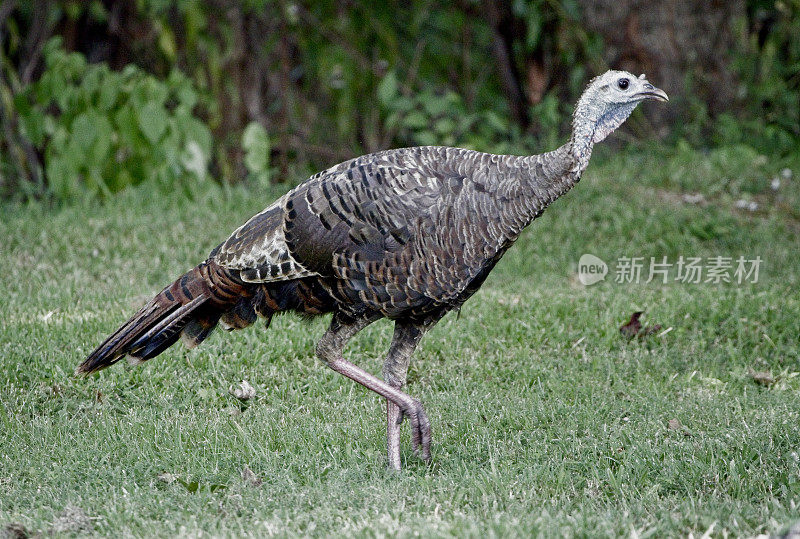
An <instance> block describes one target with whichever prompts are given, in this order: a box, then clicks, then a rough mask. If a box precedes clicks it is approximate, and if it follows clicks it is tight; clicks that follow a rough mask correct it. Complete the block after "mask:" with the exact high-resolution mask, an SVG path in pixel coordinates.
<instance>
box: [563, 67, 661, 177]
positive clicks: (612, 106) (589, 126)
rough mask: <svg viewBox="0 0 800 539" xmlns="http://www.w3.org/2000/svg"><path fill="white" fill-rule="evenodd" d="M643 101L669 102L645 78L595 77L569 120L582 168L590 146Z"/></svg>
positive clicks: (623, 75) (622, 75)
mask: <svg viewBox="0 0 800 539" xmlns="http://www.w3.org/2000/svg"><path fill="white" fill-rule="evenodd" d="M645 99H656V100H658V101H669V98H668V97H667V94H666V93H665V92H664V91H663V90H660V89H658V88H656V87H655V86H653V85H652V84H650V82H648V80H647V78H645V76H644V74H642V75H640V76H638V77H636V76H634V75H633V74H631V73H628V72H627V71H614V70H611V71H606V72H605V73H603V74H602V75H600V76H598V77H595V78H594V79H592V81H591V82H590V83H589V86H587V88H586V90H585V91H584V92H583V95H582V96H581V98H580V100H579V101H578V105H577V106H576V107H575V114H574V115H573V118H572V127H573V131H572V145H573V153H574V155H575V157H576V158H577V160H578V162H579V163H581V164H582V165H583V166H584V167H585V165H586V164H587V163H588V161H589V157H590V156H591V154H592V145H593V144H594V143H596V142H600V141H601V140H603V139H604V138H606V137H607V136H608V135H609V134H611V132H612V131H614V130H615V129H616V128H617V127H619V126H620V125H622V123H623V122H624V121H625V120H626V119H627V118H628V116H630V115H631V113H632V112H633V109H635V108H636V105H638V104H639V103H641V102H642V101H644V100H645Z"/></svg>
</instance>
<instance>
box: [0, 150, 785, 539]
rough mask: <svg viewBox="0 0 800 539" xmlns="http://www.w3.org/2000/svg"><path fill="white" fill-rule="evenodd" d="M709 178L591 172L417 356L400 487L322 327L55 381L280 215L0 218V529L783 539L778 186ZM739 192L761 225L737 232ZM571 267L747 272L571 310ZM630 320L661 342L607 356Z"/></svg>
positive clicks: (368, 404) (165, 210) (228, 197)
mask: <svg viewBox="0 0 800 539" xmlns="http://www.w3.org/2000/svg"><path fill="white" fill-rule="evenodd" d="M729 153H730V156H732V157H730V156H729V157H724V156H723V158H721V157H720V156H718V155H711V156H706V155H700V154H694V153H689V152H686V151H683V152H678V153H676V154H670V155H666V154H665V155H659V156H657V157H654V156H652V155H651V156H649V157H648V156H641V155H634V154H632V153H631V154H628V155H626V156H622V157H617V158H613V159H611V160H610V161H607V162H606V163H605V164H601V165H599V166H598V165H597V164H595V165H594V166H592V167H590V171H589V172H588V173H587V174H586V176H585V177H584V180H583V181H582V182H581V184H580V185H579V186H577V188H576V189H575V190H574V191H573V192H571V193H570V194H569V195H568V196H566V197H565V198H564V199H563V200H560V201H558V202H556V203H555V204H554V206H553V207H551V208H550V210H549V211H548V212H546V213H545V215H544V216H543V217H542V218H540V219H539V220H538V221H537V222H536V223H535V224H534V225H533V226H532V227H531V228H530V229H529V230H528V231H526V232H525V233H524V234H523V236H522V238H521V239H520V240H519V242H518V244H517V245H516V246H515V247H514V248H512V250H511V251H510V252H509V253H508V255H507V256H506V258H505V259H504V260H503V261H502V262H501V264H500V265H499V266H498V267H497V269H496V270H495V271H494V273H493V274H492V276H491V277H490V278H489V280H488V281H487V283H486V285H485V286H484V287H483V289H482V290H481V291H480V292H479V293H478V294H477V295H476V296H475V297H474V298H473V299H471V300H470V301H469V302H468V303H467V304H466V305H465V307H464V308H463V310H462V311H461V313H460V316H456V315H455V314H451V315H448V316H447V317H446V318H445V319H444V320H443V321H442V322H441V323H440V324H439V325H438V326H437V327H436V328H435V329H434V330H433V331H432V332H431V333H429V334H428V335H427V336H426V338H425V339H424V340H423V342H422V344H421V346H420V348H419V350H418V352H417V354H416V356H415V359H414V361H413V363H412V367H411V371H410V375H409V382H410V386H409V392H410V393H411V394H413V395H414V396H416V397H418V398H420V399H421V400H422V402H423V403H424V404H425V406H426V409H427V411H428V413H429V415H430V419H431V422H432V424H433V435H434V443H433V463H432V464H431V465H430V466H425V465H424V464H422V463H421V462H419V461H418V460H417V459H416V458H415V457H414V456H413V455H412V454H411V451H410V442H409V440H408V434H407V430H405V429H404V449H403V458H404V461H405V469H404V470H403V472H402V473H399V474H395V473H391V472H389V471H388V470H387V469H386V465H385V456H384V424H383V421H384V416H383V414H384V412H383V404H382V402H381V401H380V400H379V398H378V397H376V396H375V395H374V394H371V393H369V392H367V391H366V390H364V389H362V388H360V387H358V386H356V385H355V384H354V383H352V382H350V381H348V380H346V379H343V378H342V377H340V376H338V375H337V374H335V373H334V372H333V371H330V370H328V369H326V368H325V367H324V366H323V365H322V364H320V362H319V361H318V360H317V359H315V357H314V355H313V350H314V343H315V339H317V338H318V337H319V336H320V335H321V333H322V331H323V329H324V326H325V323H326V320H316V321H313V322H310V323H308V322H302V321H299V320H298V319H296V318H294V317H290V316H286V317H281V318H280V319H276V320H275V321H274V322H273V325H272V327H271V328H270V329H269V330H268V331H264V330H263V328H261V327H260V326H259V327H255V328H250V329H248V330H246V331H243V332H238V333H235V334H225V333H217V334H215V335H214V336H213V337H212V338H210V339H209V340H208V341H207V342H206V343H204V345H203V346H201V347H199V348H197V349H196V350H193V351H186V350H185V349H183V348H182V347H181V346H176V347H174V348H173V349H170V350H169V351H168V352H167V353H165V354H163V355H162V356H160V357H158V358H157V359H154V360H152V361H150V362H149V363H147V364H146V365H144V366H141V367H137V368H129V367H127V366H125V365H118V366H116V367H114V368H112V369H109V370H107V371H104V372H102V373H101V374H100V375H98V376H94V377H92V378H89V379H88V380H84V379H76V378H74V377H73V376H72V371H73V369H74V367H75V366H76V365H77V364H78V363H79V362H80V361H81V360H82V358H83V357H84V356H85V354H86V353H88V352H89V351H90V350H91V349H92V348H93V347H94V346H95V345H96V344H97V343H98V342H99V341H100V340H102V339H103V338H104V337H105V336H106V335H107V334H108V333H110V332H111V331H112V330H113V329H115V328H116V327H117V326H118V325H119V324H120V323H121V322H122V321H124V320H125V319H126V318H127V317H128V316H129V315H130V314H131V313H132V311H133V310H134V309H135V308H136V307H137V306H138V305H140V304H141V303H142V302H143V301H144V300H145V299H147V298H149V296H151V295H152V294H154V293H155V292H157V291H158V290H159V289H160V288H161V287H162V286H163V285H165V284H167V283H168V282H169V281H171V279H173V278H174V277H175V276H177V275H178V274H179V273H180V272H182V271H184V270H185V269H187V268H188V267H190V266H192V265H194V264H195V263H197V262H199V261H200V260H202V259H203V257H204V256H205V255H206V254H207V253H208V251H209V250H210V249H211V248H212V247H213V246H214V245H216V244H217V243H218V242H220V241H222V240H223V239H225V237H226V235H227V234H228V233H229V232H230V231H231V230H233V229H234V228H235V227H236V226H238V225H239V224H240V223H241V222H243V221H244V220H245V219H246V218H247V217H249V216H250V215H251V214H253V213H254V212H256V211H258V210H260V209H261V208H262V207H263V206H265V205H266V204H267V203H268V202H269V201H270V200H271V199H272V197H274V196H275V195H276V194H277V192H275V193H269V194H265V193H253V192H246V191H245V190H242V189H232V190H228V191H226V192H223V191H220V190H217V189H213V188H208V189H198V191H197V194H196V196H195V199H194V200H193V201H188V200H185V199H183V198H182V197H179V196H178V195H175V196H174V197H173V196H165V195H163V194H150V195H148V194H145V193H143V192H136V191H134V192H129V193H125V194H123V195H121V196H120V197H118V198H116V199H114V200H112V201H110V202H108V203H106V204H103V205H101V204H91V203H87V204H83V205H78V206H74V207H68V208H61V209H53V208H47V207H45V205H43V204H34V205H30V206H24V207H23V206H11V205H2V206H0V213H1V214H2V219H0V238H2V248H1V249H2V255H3V256H2V263H1V265H0V269H2V279H0V298H2V300H0V357H2V362H0V429H2V438H0V527H2V526H6V525H8V524H11V523H16V524H20V525H22V526H24V527H25V528H26V529H27V530H28V531H30V532H40V533H49V532H52V531H57V530H59V529H61V530H64V529H66V530H67V531H69V529H70V527H69V523H67V524H66V525H64V517H63V515H64V511H65V509H67V508H70V507H71V508H73V510H74V508H79V509H80V510H82V511H83V512H84V513H85V514H86V515H87V516H88V517H91V520H90V521H89V522H90V523H89V524H87V525H86V526H85V527H84V528H83V530H84V531H86V530H93V531H94V532H95V533H98V534H102V535H109V536H118V535H133V536H150V535H160V536H173V535H175V534H177V535H182V536H186V535H189V536H196V535H198V534H201V533H207V534H211V535H215V536H240V535H254V536H263V535H267V534H279V535H306V534H314V535H327V534H336V535H351V534H357V535H367V536H372V535H387V534H400V535H411V534H416V533H421V534H424V535H438V536H451V535H474V536H504V535H507V534H524V535H528V534H536V535H545V536H550V535H567V536H595V535H611V536H614V535H632V534H638V535H639V536H647V535H656V536H663V535H686V534H689V533H693V534H695V535H700V534H702V533H704V532H706V531H707V530H709V529H710V528H711V527H712V526H713V532H714V534H715V535H722V534H725V533H727V534H729V535H734V536H739V535H754V534H758V533H771V532H775V531H779V530H781V529H782V528H784V527H785V526H787V525H789V524H791V523H792V522H793V519H796V518H797V515H798V506H800V464H799V463H798V460H799V459H800V457H798V452H800V376H798V371H800V361H799V359H800V358H799V357H798V335H800V298H799V297H798V286H800V267H799V265H798V262H799V261H800V218H798V214H797V211H798V205H797V201H798V200H800V179H798V178H795V179H794V180H793V181H791V182H788V183H787V182H784V184H783V185H782V187H781V190H779V191H778V192H777V193H773V192H772V191H771V189H770V187H769V181H768V179H769V178H768V175H769V174H770V173H774V172H775V171H773V170H769V169H768V165H767V164H766V162H759V163H756V164H755V165H753V164H752V163H753V161H752V159H750V158H748V157H747V156H744V157H741V158H740V162H737V161H736V159H737V157H736V156H737V155H739V154H738V153H737V152H736V151H735V150H730V151H729ZM709 163H710V164H709ZM781 166H782V165H781ZM795 170H798V168H797V167H796V168H795ZM731 178H733V179H734V180H732V179H731ZM765 178H766V179H765ZM685 192H690V193H698V192H699V193H703V194H704V195H705V198H706V201H705V202H704V203H703V204H700V205H695V204H688V203H685V202H684V201H683V199H682V198H681V197H682V194H684V193H685ZM742 192H744V193H746V194H747V196H749V197H752V198H754V199H756V200H758V201H759V209H758V211H756V212H752V213H751V212H747V211H742V210H739V209H736V208H735V205H734V202H735V200H736V199H738V198H740V197H741V196H742V194H741V193H742ZM585 252H589V253H593V254H595V255H597V256H599V257H601V258H603V259H604V260H606V261H607V262H609V263H613V261H614V260H616V259H617V258H618V257H620V256H643V257H647V258H646V259H647V260H649V257H650V256H657V257H661V256H663V255H666V256H668V258H669V260H670V261H671V262H674V261H675V260H676V259H677V257H678V256H680V255H683V256H701V257H707V256H713V255H725V256H734V257H736V256H738V255H740V254H741V255H744V256H745V257H747V258H753V257H755V256H756V255H760V256H761V258H762V259H763V260H764V262H763V266H762V269H761V276H760V279H759V282H758V283H757V284H747V285H741V286H735V285H722V286H713V285H689V284H669V285H657V284H654V283H650V284H639V285H621V284H616V283H615V282H614V279H613V269H612V274H610V275H609V276H608V278H607V279H606V281H604V282H602V283H599V284H597V285H595V286H591V287H582V286H581V285H580V284H577V282H576V279H575V272H576V267H577V260H578V258H579V257H580V255H581V254H583V253H585ZM640 309H644V310H646V315H645V320H646V322H647V323H650V324H653V323H658V324H661V325H663V327H664V329H666V328H672V330H671V331H669V332H668V333H666V334H664V335H662V336H651V337H650V338H648V339H646V340H644V341H633V342H627V341H625V340H623V339H622V338H621V336H620V335H619V332H618V327H619V326H620V324H622V323H623V322H624V321H625V319H626V318H627V317H628V316H629V315H630V313H631V312H633V311H634V310H640ZM390 336H391V325H390V324H389V323H387V322H385V321H384V322H381V323H377V324H375V325H373V326H372V327H370V328H368V329H367V330H365V331H364V332H363V333H361V334H360V335H359V336H358V337H357V338H356V339H355V340H354V341H353V343H352V344H351V345H350V347H349V348H348V352H347V353H348V355H349V357H350V358H352V359H353V360H354V361H356V362H357V363H358V364H360V365H363V366H364V367H365V368H367V369H369V370H371V371H373V372H376V373H378V372H380V365H381V359H380V358H381V356H382V355H383V354H384V353H385V350H386V348H387V346H388V340H389V338H390ZM751 368H752V369H754V370H756V371H769V372H770V373H772V375H773V376H774V377H775V378H776V382H775V384H774V385H772V386H770V387H764V386H760V385H757V384H756V383H755V382H754V380H753V379H752V377H751V376H750V375H749V374H748V373H749V369H751ZM242 379H245V380H248V381H249V382H250V383H251V384H252V385H253V386H255V387H256V389H257V390H258V393H257V396H256V398H255V399H253V400H252V401H249V402H247V403H244V404H242V403H240V402H239V401H238V400H237V399H235V398H234V397H232V396H231V395H230V394H229V388H230V387H231V386H233V385H235V384H237V383H238V382H239V381H240V380H242ZM672 419H677V420H678V421H679V422H680V424H681V425H682V426H681V428H678V429H675V428H673V429H670V428H669V427H668V422H669V421H670V420H672ZM245 466H248V467H249V468H250V469H252V470H253V471H254V472H255V473H256V474H258V476H259V477H260V478H261V479H262V480H263V484H262V485H261V486H253V485H252V484H250V483H248V482H246V481H243V480H242V478H241V471H242V469H243V468H244V467H245ZM165 472H166V473H169V474H173V475H174V476H177V477H178V478H179V479H180V481H175V482H172V483H168V482H165V481H163V480H161V479H160V478H159V477H160V476H161V475H162V474H164V473H165ZM193 482H196V483H197V485H196V487H197V488H196V489H195V488H194V486H195V485H193ZM187 486H188V487H190V488H187ZM220 486H222V487H220ZM192 491H193V492H192ZM81 533H83V532H81Z"/></svg>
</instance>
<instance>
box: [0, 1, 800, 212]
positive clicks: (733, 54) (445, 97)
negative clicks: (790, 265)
mask: <svg viewBox="0 0 800 539" xmlns="http://www.w3.org/2000/svg"><path fill="white" fill-rule="evenodd" d="M600 4H603V2H600ZM617 4H618V2H617ZM623 4H630V7H631V10H630V12H631V13H633V15H635V17H633V16H632V15H628V18H626V19H625V20H624V21H619V24H617V22H616V21H615V20H614V17H615V15H614V11H613V10H611V9H608V10H606V11H607V12H608V17H609V21H607V22H611V23H613V24H611V26H610V28H611V30H609V29H607V28H606V27H607V26H608V25H606V26H604V25H603V24H602V21H598V19H597V15H596V14H595V13H594V12H593V11H592V9H597V7H596V6H595V7H594V8H592V7H590V5H589V4H585V3H584V2H581V1H579V0H571V1H562V2H552V1H545V0H529V1H522V0H520V1H515V2H507V3H492V2H485V3H484V2H477V1H473V0H461V1H460V2H455V3H453V2H442V1H438V0H414V1H411V2H403V3H394V2H390V3H384V2H370V3H367V2H365V3H354V2H351V3H346V4H342V3H340V2H332V1H321V2H300V1H298V2H289V1H284V0H281V1H278V0H248V1H233V0H214V1H211V2H200V1H197V0H178V1H173V2H169V1H166V0H138V1H137V0H123V1H117V2H111V1H100V0H93V1H92V2H77V1H61V2H56V1H43V2H15V1H13V0H10V1H8V2H4V3H3V6H2V8H0V74H2V77H0V112H2V114H0V124H2V125H0V127H1V128H2V131H3V138H2V142H0V196H5V197H8V196H14V197H30V196H41V195H44V194H51V195H54V196H55V197H57V198H59V199H70V198H73V197H75V196H79V195H86V194H89V195H101V196H104V195H107V194H108V193H112V192H115V191H117V190H119V189H122V188H124V187H126V186H128V185H135V184H139V183H143V182H152V183H153V185H160V186H162V187H165V188H167V189H173V188H188V187H189V186H190V185H191V184H192V183H193V182H195V181H198V180H199V179H203V178H214V179H216V180H218V181H222V182H228V183H231V182H237V181H240V180H242V179H246V178H249V179H251V180H253V181H257V182H260V183H264V182H269V181H270V180H272V181H297V180H300V179H302V178H303V177H305V176H306V175H307V174H308V173H311V172H313V171H316V170H319V169H321V168H324V167H325V166H329V165H331V164H333V163H335V162H338V161H341V160H344V159H347V158H350V157H352V156H354V155H358V154H362V153H365V152H369V151H375V150H378V149H381V148H386V147H390V146H402V145H420V144H423V145H424V144H445V145H462V146H468V147H473V148H480V149H483V150H488V151H495V152H514V153H524V152H530V151H535V150H540V149H542V148H546V147H553V146H554V145H556V144H557V143H558V141H559V140H562V139H563V136H564V135H565V132H566V131H567V129H568V121H569V113H570V111H571V107H572V103H573V101H574V100H575V98H576V97H577V95H578V94H579V93H580V91H581V90H582V88H583V87H584V85H585V84H586V81H587V80H588V78H589V77H591V76H592V75H593V74H596V73H598V72H600V71H602V70H604V69H606V68H607V67H609V66H610V67H621V68H626V69H636V70H637V72H638V70H642V71H644V70H647V71H648V73H652V72H653V71H654V70H655V68H654V67H653V66H657V67H659V68H662V67H663V69H659V70H657V73H656V74H657V75H658V76H660V77H661V80H663V82H659V84H664V85H665V87H666V88H667V89H668V90H669V92H670V95H671V96H672V97H673V100H672V103H671V106H670V107H669V111H667V112H663V111H656V112H651V111H648V114H661V116H650V117H644V116H643V115H641V114H637V116H635V117H634V118H632V120H631V121H630V122H629V124H628V126H627V129H628V130H629V132H630V131H633V132H634V133H635V134H636V135H638V136H639V137H640V138H645V137H647V138H652V134H653V133H654V128H656V129H655V133H657V135H658V136H660V137H661V138H662V139H664V141H665V142H667V143H668V144H675V143H676V142H679V141H681V140H685V141H686V142H687V143H688V144H690V145H692V146H706V145H708V144H713V145H726V144H731V143H735V144H747V145H749V146H751V147H753V148H754V149H755V150H756V151H758V152H761V153H767V154H770V155H777V156H784V155H790V154H791V153H792V152H794V151H796V149H797V147H798V140H800V98H798V95H799V94H800V42H798V40H797V38H796V36H797V35H800V0H783V1H778V2H774V1H768V0H748V1H747V2H732V3H729V4H727V5H726V6H725V9H727V10H728V11H726V12H725V13H723V15H727V16H728V17H727V18H725V17H723V18H722V19H720V20H721V21H722V22H721V23H720V24H722V25H723V26H724V30H725V32H721V33H720V34H719V36H724V37H719V36H718V38H715V43H714V44H712V45H713V46H716V47H717V48H716V49H713V50H719V49H720V48H724V51H723V54H722V55H721V56H720V57H719V58H717V57H715V58H711V56H714V54H711V53H710V52H706V53H704V54H706V55H707V56H709V58H705V57H702V58H699V59H698V58H696V57H693V56H692V55H693V54H694V55H695V56H697V54H698V53H697V50H703V51H706V49H703V48H702V47H703V46H704V44H705V43H706V42H707V41H708V37H709V36H708V35H700V34H698V35H696V36H690V37H689V38H686V39H694V40H696V44H697V47H698V48H697V49H696V50H695V49H694V48H693V43H691V42H687V43H679V44H678V45H680V46H679V47H677V48H676V47H672V49H670V50H673V49H675V50H676V51H677V52H674V54H676V55H677V56H676V57H675V58H671V59H670V61H671V62H672V63H669V62H667V61H666V60H664V56H663V55H664V52H663V50H659V49H658V45H657V44H658V40H654V39H653V38H654V36H655V37H657V34H656V31H657V30H658V29H657V28H656V29H653V28H650V27H649V26H648V25H643V24H639V23H638V21H639V18H637V17H639V16H640V15H641V17H645V16H647V15H648V12H647V11H646V10H648V9H650V10H651V11H652V10H656V11H652V12H650V16H652V17H656V18H658V17H661V16H663V13H662V12H657V10H659V9H661V8H660V7H658V6H657V5H655V4H653V5H652V6H650V5H648V6H642V5H639V3H638V2H636V1H635V0H627V1H626V2H623ZM601 7H602V6H601ZM707 9H708V10H709V12H708V14H707V15H706V14H703V13H702V12H701V13H700V15H697V16H696V17H699V18H700V19H702V18H703V17H706V16H707V18H708V19H709V20H716V19H714V17H718V16H720V13H718V12H715V11H713V10H714V9H718V8H715V7H707ZM623 11H624V10H623ZM631 17H633V18H631ZM668 22H669V21H664V24H663V25H662V26H664V25H667V24H668ZM673 22H674V21H673ZM701 22H702V21H701ZM690 23H691V24H696V21H687V23H686V24H687V25H688V24H690ZM615 25H617V26H619V25H624V26H625V31H624V32H623V34H624V35H623V38H620V37H619V35H618V34H619V33H618V32H616V30H617V27H616V26H615ZM53 36H56V37H53ZM620 39H621V41H620ZM675 39H684V38H680V37H676V38H675ZM717 42H718V43H717ZM642 43H645V44H649V43H656V45H652V46H650V45H642ZM648 46H650V49H648ZM628 49H630V50H628ZM619 50H621V51H622V53H619V52H615V51H619ZM628 53H630V54H628ZM668 63H669V65H670V66H672V67H671V69H673V71H668V70H667V69H666V67H664V66H666V65H667V64H668ZM661 64H663V66H662V65H661ZM675 66H677V67H675ZM681 66H683V67H681ZM675 69H677V71H674V70H675ZM720 70H721V71H720ZM729 81H733V82H729ZM731 87H735V88H733V89H732V88H731ZM723 89H725V90H726V92H727V93H731V95H732V97H730V98H729V96H728V95H727V94H725V92H722V91H721V90H723ZM723 94H725V95H723ZM720 101H722V103H721V104H720ZM623 136H624V135H623Z"/></svg>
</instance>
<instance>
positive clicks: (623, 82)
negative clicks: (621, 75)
mask: <svg viewBox="0 0 800 539" xmlns="http://www.w3.org/2000/svg"><path fill="white" fill-rule="evenodd" d="M628 84H630V83H629V81H628V79H619V82H617V86H619V88H620V90H627V89H628Z"/></svg>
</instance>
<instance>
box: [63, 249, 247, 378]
mask: <svg viewBox="0 0 800 539" xmlns="http://www.w3.org/2000/svg"><path fill="white" fill-rule="evenodd" d="M212 264H213V263H212ZM219 269H220V268H219V267H218V266H215V267H209V264H206V263H204V264H201V265H199V266H197V267H196V268H194V269H192V270H191V271H189V272H187V273H186V274H185V275H183V276H181V278H180V279H178V280H176V281H175V282H174V283H172V284H171V285H170V286H168V287H167V288H165V289H164V290H162V291H161V292H160V293H159V294H158V295H157V296H156V297H154V298H153V299H152V300H150V302H148V303H147V305H145V306H144V307H142V309H141V310H140V311H139V312H138V313H136V314H135V315H133V317H132V318H131V319H130V320H128V321H127V322H126V323H125V324H124V325H123V326H122V327H121V328H119V329H118V330H117V331H115V332H114V333H113V334H112V335H111V336H110V337H108V338H107V339H106V340H105V341H103V343H102V344H101V345H100V346H98V347H97V348H96V349H95V350H94V351H93V352H92V353H91V354H89V357H87V358H86V360H85V361H84V362H83V363H81V365H80V366H79V367H78V369H77V371H76V372H77V373H78V374H89V373H92V372H94V371H98V370H100V369H104V368H106V367H108V366H109V365H113V364H114V363H116V362H117V361H119V360H120V359H122V358H123V357H125V356H131V357H133V358H135V359H138V360H141V361H145V360H147V359H150V358H152V357H155V356H157V355H158V354H160V353H161V352H163V351H164V350H166V349H167V348H169V347H170V346H172V345H173V344H174V343H175V342H176V341H177V340H178V338H179V337H180V336H181V333H183V332H184V331H187V330H188V331H189V332H190V333H191V335H190V339H189V340H191V341H194V342H195V344H196V343H198V342H200V341H201V340H203V339H205V338H206V337H207V336H208V334H209V333H211V330H213V329H214V326H216V323H217V320H218V319H219V316H220V314H221V311H222V310H224V304H225V303H226V302H229V301H231V299H232V297H233V294H232V292H233V291H232V290H230V289H228V288H225V289H224V290H221V289H220V287H219V283H218V282H217V281H218V280H219V279H218V277H219V275H218V273H217V272H218V270H219ZM212 273H213V274H212ZM229 304H230V303H228V305H229ZM204 306H205V308H202V309H201V307H204ZM198 309H199V311H198ZM214 313H216V314H214ZM198 328H200V329H198Z"/></svg>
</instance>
